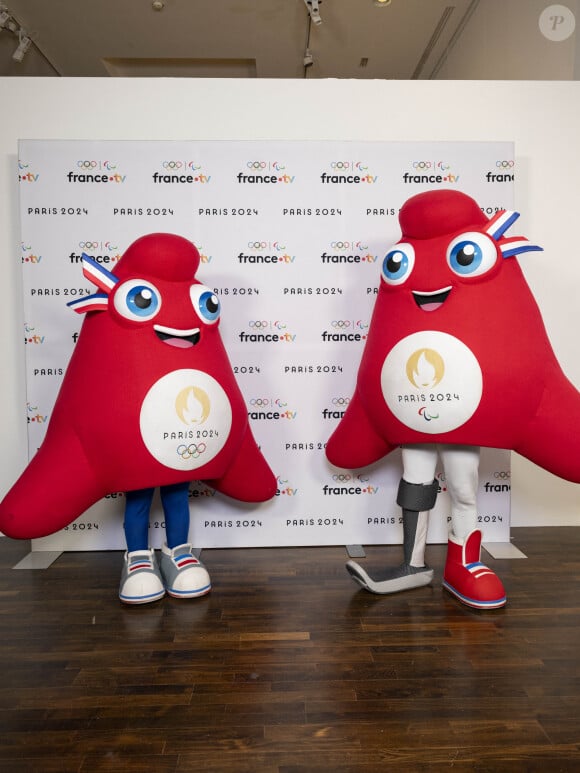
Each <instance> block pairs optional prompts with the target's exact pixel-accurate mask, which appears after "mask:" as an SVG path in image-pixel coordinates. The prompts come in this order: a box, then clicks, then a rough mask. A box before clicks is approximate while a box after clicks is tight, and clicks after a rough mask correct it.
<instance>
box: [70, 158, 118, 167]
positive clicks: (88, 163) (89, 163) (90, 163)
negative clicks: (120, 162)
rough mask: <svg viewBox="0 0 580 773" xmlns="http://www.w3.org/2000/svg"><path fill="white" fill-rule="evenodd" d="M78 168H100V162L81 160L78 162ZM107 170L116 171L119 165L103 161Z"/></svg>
mask: <svg viewBox="0 0 580 773" xmlns="http://www.w3.org/2000/svg"><path fill="white" fill-rule="evenodd" d="M77 166H78V168H79V169H96V168H97V167H98V166H99V162H98V161H90V160H89V159H85V160H80V161H77ZM101 166H103V167H104V168H105V169H116V168H117V165H116V164H113V163H112V161H103V163H102V164H101Z"/></svg>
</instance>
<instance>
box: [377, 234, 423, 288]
mask: <svg viewBox="0 0 580 773" xmlns="http://www.w3.org/2000/svg"><path fill="white" fill-rule="evenodd" d="M414 265H415V250H414V249H413V247H412V246H411V245H410V244H396V245H395V246H394V247H393V248H392V249H391V250H389V252H387V254H386V255H385V259H384V260H383V270H382V277H383V279H384V280H385V282H386V283H387V284H389V285H400V284H402V283H403V282H404V281H405V280H406V279H407V278H408V276H409V274H410V273H411V271H412V270H413V266H414Z"/></svg>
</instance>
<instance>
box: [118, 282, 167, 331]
mask: <svg viewBox="0 0 580 773" xmlns="http://www.w3.org/2000/svg"><path fill="white" fill-rule="evenodd" d="M114 302H115V309H116V310H117V311H118V312H119V314H120V315H121V316H122V317H125V318H126V319H133V320H135V321H136V322H146V321H147V320H149V319H152V318H153V317H154V316H155V315H156V314H157V312H158V311H159V309H160V308H161V295H160V293H159V290H158V289H157V288H156V287H155V285H152V284H151V283H150V282H147V281H146V280H145V279H130V280H129V281H128V282H123V284H122V285H120V286H119V288H118V290H117V291H116V292H115V301H114Z"/></svg>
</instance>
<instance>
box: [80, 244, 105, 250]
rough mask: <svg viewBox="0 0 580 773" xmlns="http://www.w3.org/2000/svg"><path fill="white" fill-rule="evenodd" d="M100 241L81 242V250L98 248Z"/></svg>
mask: <svg viewBox="0 0 580 773" xmlns="http://www.w3.org/2000/svg"><path fill="white" fill-rule="evenodd" d="M99 245H100V242H79V247H80V248H81V250H98V249H99Z"/></svg>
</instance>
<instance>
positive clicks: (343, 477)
mask: <svg viewBox="0 0 580 773" xmlns="http://www.w3.org/2000/svg"><path fill="white" fill-rule="evenodd" d="M332 480H334V481H337V482H339V483H348V482H349V481H351V480H358V481H359V483H366V482H367V480H368V477H367V476H365V475H351V474H350V473H348V472H337V473H335V474H334V475H333V476H332Z"/></svg>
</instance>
